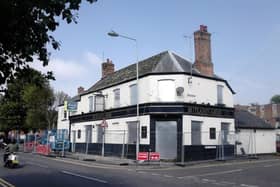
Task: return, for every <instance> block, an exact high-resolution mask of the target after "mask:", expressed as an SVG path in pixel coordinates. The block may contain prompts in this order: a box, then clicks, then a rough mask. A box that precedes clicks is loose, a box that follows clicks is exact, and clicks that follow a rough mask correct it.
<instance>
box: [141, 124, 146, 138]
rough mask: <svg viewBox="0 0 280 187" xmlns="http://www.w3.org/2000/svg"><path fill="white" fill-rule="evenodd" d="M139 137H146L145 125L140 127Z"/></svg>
mask: <svg viewBox="0 0 280 187" xmlns="http://www.w3.org/2000/svg"><path fill="white" fill-rule="evenodd" d="M141 138H147V126H143V127H141Z"/></svg>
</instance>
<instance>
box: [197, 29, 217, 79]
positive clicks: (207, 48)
mask: <svg viewBox="0 0 280 187" xmlns="http://www.w3.org/2000/svg"><path fill="white" fill-rule="evenodd" d="M194 47H195V62H194V67H195V68H196V69H198V70H199V71H200V73H202V74H203V75H206V76H210V77H211V76H213V74H214V70H213V63H212V57H211V34H210V33H209V32H208V31H207V27H206V26H204V25H201V26H200V30H198V31H196V32H194Z"/></svg>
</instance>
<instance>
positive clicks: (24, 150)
mask: <svg viewBox="0 0 280 187" xmlns="http://www.w3.org/2000/svg"><path fill="white" fill-rule="evenodd" d="M25 146H26V135H25V137H24V139H23V152H24V153H25V152H26V147H25Z"/></svg>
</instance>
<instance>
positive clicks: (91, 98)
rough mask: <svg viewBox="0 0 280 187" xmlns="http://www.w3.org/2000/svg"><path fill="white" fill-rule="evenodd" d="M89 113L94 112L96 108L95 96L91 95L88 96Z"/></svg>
mask: <svg viewBox="0 0 280 187" xmlns="http://www.w3.org/2000/svg"><path fill="white" fill-rule="evenodd" d="M88 111H89V112H93V111H94V108H93V96H92V95H90V96H88Z"/></svg>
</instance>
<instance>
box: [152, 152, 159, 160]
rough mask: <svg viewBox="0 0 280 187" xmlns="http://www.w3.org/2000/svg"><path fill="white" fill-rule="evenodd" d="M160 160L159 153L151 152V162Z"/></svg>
mask: <svg viewBox="0 0 280 187" xmlns="http://www.w3.org/2000/svg"><path fill="white" fill-rule="evenodd" d="M159 159H160V154H159V153H157V152H150V158H149V160H159Z"/></svg>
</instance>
